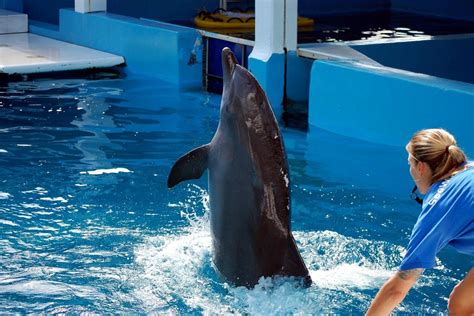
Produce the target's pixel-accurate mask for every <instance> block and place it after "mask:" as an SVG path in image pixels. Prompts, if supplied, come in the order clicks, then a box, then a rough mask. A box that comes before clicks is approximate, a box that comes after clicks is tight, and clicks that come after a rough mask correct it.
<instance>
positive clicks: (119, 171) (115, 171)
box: [81, 168, 133, 176]
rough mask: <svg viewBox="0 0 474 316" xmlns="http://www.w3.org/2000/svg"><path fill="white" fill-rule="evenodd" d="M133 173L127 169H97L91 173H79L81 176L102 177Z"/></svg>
mask: <svg viewBox="0 0 474 316" xmlns="http://www.w3.org/2000/svg"><path fill="white" fill-rule="evenodd" d="M130 172H133V171H130V170H128V169H127V168H112V169H97V170H91V171H81V174H90V175H94V176H96V175H102V174H111V173H130Z"/></svg>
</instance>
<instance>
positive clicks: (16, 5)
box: [0, 0, 23, 12]
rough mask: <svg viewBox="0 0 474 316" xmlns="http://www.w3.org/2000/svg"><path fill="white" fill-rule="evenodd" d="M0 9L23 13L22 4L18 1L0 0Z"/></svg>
mask: <svg viewBox="0 0 474 316" xmlns="http://www.w3.org/2000/svg"><path fill="white" fill-rule="evenodd" d="M0 9H5V10H10V11H15V12H23V2H22V1H18V0H0Z"/></svg>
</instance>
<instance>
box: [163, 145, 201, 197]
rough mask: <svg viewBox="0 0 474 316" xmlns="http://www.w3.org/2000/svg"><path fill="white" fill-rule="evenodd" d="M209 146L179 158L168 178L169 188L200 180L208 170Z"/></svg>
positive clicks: (196, 149)
mask: <svg viewBox="0 0 474 316" xmlns="http://www.w3.org/2000/svg"><path fill="white" fill-rule="evenodd" d="M208 155H209V144H207V145H203V146H201V147H198V148H195V149H193V150H191V151H190V152H188V153H187V154H185V155H184V156H182V157H181V158H179V159H178V160H177V161H176V162H175V164H174V165H173V168H171V171H170V175H169V176H168V188H172V187H174V186H175V185H177V184H178V183H180V182H181V181H185V180H190V179H199V178H200V177H201V176H202V174H203V173H204V171H205V170H206V169H207V162H208Z"/></svg>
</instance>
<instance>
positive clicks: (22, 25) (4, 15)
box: [0, 9, 28, 34]
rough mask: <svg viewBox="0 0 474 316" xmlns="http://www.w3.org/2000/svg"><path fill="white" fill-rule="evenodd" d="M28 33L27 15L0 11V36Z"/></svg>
mask: <svg viewBox="0 0 474 316" xmlns="http://www.w3.org/2000/svg"><path fill="white" fill-rule="evenodd" d="M25 32H28V15H26V14H24V13H18V12H13V11H8V10H3V9H0V34H10V33H25Z"/></svg>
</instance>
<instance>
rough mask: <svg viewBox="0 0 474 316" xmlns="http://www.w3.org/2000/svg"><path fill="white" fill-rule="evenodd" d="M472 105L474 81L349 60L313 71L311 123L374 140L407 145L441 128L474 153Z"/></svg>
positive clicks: (324, 64)
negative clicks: (414, 137)
mask: <svg viewBox="0 0 474 316" xmlns="http://www.w3.org/2000/svg"><path fill="white" fill-rule="evenodd" d="M335 83H337V84H335ZM473 105H474V85H472V84H466V83H461V82H457V81H451V80H445V79H440V78H436V77H430V76H426V75H417V74H413V73H409V72H403V71H397V70H392V69H387V68H385V67H381V68H380V69H376V68H365V67H362V66H358V65H354V64H352V63H348V62H346V63H343V62H323V61H315V62H314V63H313V67H312V70H311V83H310V100H309V124H310V126H311V125H312V126H316V127H319V128H323V129H326V130H329V131H331V132H334V133H338V134H342V135H345V136H350V137H354V138H359V139H363V140H367V141H371V142H377V143H382V144H386V145H395V146H404V145H405V144H406V142H407V141H408V139H409V138H410V137H411V135H412V134H413V133H414V132H415V131H417V130H420V129H423V128H430V127H443V128H446V129H448V130H450V131H451V132H452V133H453V134H454V135H455V136H456V137H457V138H458V141H459V143H460V144H461V146H464V148H465V150H466V152H467V154H468V155H470V156H471V157H474V143H473V142H472V135H474V106H473Z"/></svg>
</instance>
